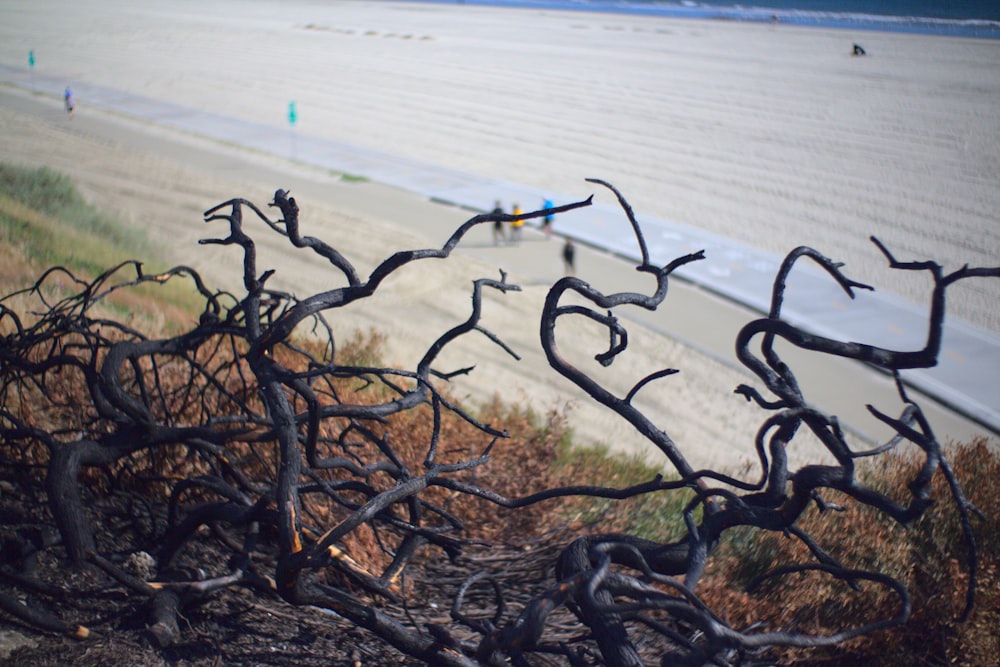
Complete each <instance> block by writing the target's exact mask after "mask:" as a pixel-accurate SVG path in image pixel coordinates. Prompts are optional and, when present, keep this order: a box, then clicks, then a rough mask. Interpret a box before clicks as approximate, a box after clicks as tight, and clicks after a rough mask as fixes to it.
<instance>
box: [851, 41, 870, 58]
mask: <svg viewBox="0 0 1000 667" xmlns="http://www.w3.org/2000/svg"><path fill="white" fill-rule="evenodd" d="M852 55H855V56H866V55H868V52H867V51H865V47H863V46H861V45H860V44H855V45H854V53H853V54H852Z"/></svg>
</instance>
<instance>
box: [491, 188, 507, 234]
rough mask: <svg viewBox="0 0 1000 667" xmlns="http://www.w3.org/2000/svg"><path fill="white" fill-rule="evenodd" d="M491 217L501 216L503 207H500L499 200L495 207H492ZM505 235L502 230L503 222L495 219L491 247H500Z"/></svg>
mask: <svg viewBox="0 0 1000 667" xmlns="http://www.w3.org/2000/svg"><path fill="white" fill-rule="evenodd" d="M491 214H492V215H503V207H502V206H500V200H499V199H498V200H497V203H496V206H494V207H493V211H492V212H491ZM506 240H507V234H505V233H504V230H503V220H500V219H497V220H494V221H493V245H500V241H506Z"/></svg>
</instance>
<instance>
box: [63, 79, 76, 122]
mask: <svg viewBox="0 0 1000 667" xmlns="http://www.w3.org/2000/svg"><path fill="white" fill-rule="evenodd" d="M63 102H65V104H66V113H67V114H68V115H69V117H70V118H72V117H73V111H74V110H75V109H76V100H75V99H73V89H72V88H70V87H69V86H66V91H65V92H64V93H63Z"/></svg>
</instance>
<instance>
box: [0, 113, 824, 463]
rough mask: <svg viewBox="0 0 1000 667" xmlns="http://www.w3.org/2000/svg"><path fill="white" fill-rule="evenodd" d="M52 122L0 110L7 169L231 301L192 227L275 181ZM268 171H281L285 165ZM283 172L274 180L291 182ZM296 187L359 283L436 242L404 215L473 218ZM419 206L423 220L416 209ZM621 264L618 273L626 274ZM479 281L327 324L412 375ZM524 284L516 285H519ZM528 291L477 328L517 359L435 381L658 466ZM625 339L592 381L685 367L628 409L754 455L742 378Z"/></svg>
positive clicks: (411, 280)
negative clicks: (134, 238)
mask: <svg viewBox="0 0 1000 667" xmlns="http://www.w3.org/2000/svg"><path fill="white" fill-rule="evenodd" d="M60 114H61V112H60V110H59V109H58V107H57V106H56V105H55V104H54V103H50V104H49V112H48V113H47V114H44V116H43V117H42V118H40V119H39V118H32V117H30V116H26V115H23V114H18V113H14V112H11V111H9V110H7V109H4V108H2V106H0V151H2V154H3V156H4V159H5V160H9V161H12V162H15V163H18V164H25V165H30V166H42V165H46V166H50V167H52V168H55V169H58V170H59V171H62V172H64V173H67V174H69V175H70V176H71V177H72V178H73V179H74V181H75V182H76V183H77V184H78V186H79V187H80V189H81V190H82V192H83V193H84V194H85V195H86V196H87V198H88V199H89V200H90V201H92V202H93V203H94V204H95V205H98V206H101V207H103V208H105V209H106V210H109V211H111V212H114V213H116V214H118V215H120V216H121V217H122V218H123V219H124V220H126V221H129V222H132V223H134V224H140V225H142V226H143V227H144V228H146V229H147V230H148V232H149V234H150V236H151V237H152V238H153V239H154V240H155V241H157V242H159V243H161V244H162V246H163V248H164V249H165V250H167V251H168V252H169V254H171V255H172V256H173V261H175V262H177V263H183V264H187V265H190V266H193V267H195V268H196V269H197V270H198V271H199V272H201V273H202V275H203V276H204V277H205V279H206V280H207V281H208V283H209V284H210V285H212V286H222V287H225V288H227V289H231V290H233V291H234V292H235V293H237V294H239V287H240V280H241V274H240V270H241V268H240V254H239V252H238V251H237V250H235V249H234V248H223V247H220V246H211V245H210V246H197V245H196V244H197V240H198V239H202V238H209V237H219V236H220V235H222V234H224V230H223V229H220V228H219V227H216V228H215V229H214V231H213V228H212V227H210V226H208V225H206V224H205V223H202V222H201V220H202V212H203V211H204V210H205V209H206V208H208V207H210V206H213V205H215V204H217V203H220V202H221V201H224V200H225V199H227V198H230V197H234V196H243V197H246V198H249V199H251V200H252V201H254V202H255V203H257V204H259V205H264V204H266V203H267V201H269V199H270V195H271V194H272V193H273V191H270V190H268V188H269V187H273V185H274V181H273V180H268V179H266V178H263V177H261V176H260V174H259V173H258V169H257V167H256V166H255V164H256V165H259V163H260V157H259V156H253V155H248V154H244V153H240V152H239V151H233V150H232V149H231V148H229V149H225V150H226V153H225V155H226V156H227V158H230V161H229V162H228V168H227V170H226V173H225V174H217V173H211V171H206V170H204V169H203V168H200V167H199V166H198V165H197V164H189V165H181V164H177V163H176V162H174V161H172V160H167V159H163V158H159V157H157V156H156V155H155V153H154V152H153V149H152V147H151V148H150V150H149V151H144V150H136V149H135V148H134V147H132V148H130V149H128V150H126V149H124V148H123V147H122V146H120V145H118V144H116V143H114V142H109V141H106V140H104V139H102V138H101V137H99V136H94V132H93V131H88V130H86V129H84V130H83V131H82V132H81V127H84V126H85V125H86V124H87V123H88V122H90V121H89V120H88V119H84V118H82V117H81V118H77V119H75V120H74V121H73V122H72V123H69V122H66V121H65V119H63V118H62V117H61V115H60ZM123 127H124V126H123ZM172 138H173V139H177V138H176V137H172ZM195 143H199V142H195ZM220 154H221V153H220ZM266 161H267V162H270V163H277V164H278V165H279V167H284V168H288V165H287V164H286V163H285V162H284V161H282V160H277V159H276V160H266ZM288 173H290V172H286V173H285V175H284V176H283V177H282V181H281V182H285V181H287V180H289V178H288ZM297 178H298V179H299V180H298V181H297V182H298V183H299V186H304V183H303V182H302V181H303V180H305V181H311V180H313V179H317V180H318V182H319V183H320V185H322V189H323V191H324V193H325V194H324V195H323V197H322V199H321V200H320V201H316V199H315V198H310V199H309V202H310V203H309V205H308V207H307V208H305V209H304V210H303V212H302V219H303V223H304V225H305V227H304V232H305V233H308V234H310V235H314V236H318V237H320V238H323V239H325V240H327V241H329V242H331V243H333V244H335V246H336V247H337V249H338V250H340V251H341V252H342V253H343V254H344V255H345V256H346V257H347V258H348V259H349V260H351V261H352V262H354V263H355V265H356V266H357V268H358V269H359V271H361V272H362V274H363V275H364V274H366V273H367V272H368V271H370V270H371V269H372V268H373V267H374V266H375V264H376V263H377V262H379V261H381V260H382V259H384V258H385V257H387V256H388V255H389V254H391V252H392V251H394V250H401V249H410V248H421V247H427V246H428V245H431V244H433V243H434V241H433V240H430V239H427V238H425V237H422V236H420V235H418V234H415V233H412V232H408V231H407V230H406V229H404V228H402V227H400V226H399V224H400V222H401V221H402V220H405V219H406V217H407V216H408V215H413V214H427V215H435V216H445V217H448V216H450V217H451V218H453V219H454V221H455V225H456V226H457V224H459V223H460V222H461V221H463V220H464V219H465V218H466V217H468V214H467V213H465V212H461V211H458V210H457V209H449V208H447V207H441V206H437V205H433V204H429V203H424V202H421V201H419V200H418V199H417V198H415V197H408V198H404V199H402V206H401V207H400V208H399V216H398V218H395V219H383V218H378V217H372V216H371V215H364V214H360V213H357V212H345V211H344V208H343V207H342V206H341V207H337V206H336V202H338V201H339V200H340V198H341V197H340V195H341V194H342V193H343V192H344V189H345V188H346V189H351V188H357V187H370V188H371V189H372V194H371V196H372V197H380V196H381V197H392V196H398V195H394V194H393V193H392V192H390V191H385V190H380V189H379V187H378V186H345V185H342V184H338V183H336V182H335V181H334V180H333V179H331V178H330V177H329V175H322V174H317V173H315V172H308V171H306V172H304V173H302V172H300V173H299V174H298V175H297ZM424 209H427V211H426V212H425V213H421V212H422V211H423V210H424ZM220 224H221V223H220ZM247 230H248V231H252V232H253V234H254V239H255V241H256V244H257V250H258V257H259V262H260V264H259V266H260V269H261V270H263V269H264V268H274V269H276V271H277V272H276V274H275V277H274V278H273V279H272V281H271V282H269V286H270V287H272V288H274V289H284V290H289V291H293V292H295V293H296V294H298V295H300V296H302V295H307V294H310V293H314V292H319V291H322V290H325V289H329V288H331V287H332V286H334V285H335V284H342V283H343V281H342V280H339V281H338V280H337V274H336V272H331V271H330V270H329V269H328V268H327V267H325V266H324V265H323V263H322V262H319V261H317V260H315V259H313V258H312V257H311V256H310V255H309V253H307V252H303V251H301V250H296V249H293V248H292V247H291V246H290V244H288V243H287V242H286V241H284V239H281V238H280V237H278V236H277V235H275V234H272V233H269V232H266V231H265V229H264V226H263V224H261V223H256V222H255V221H253V220H248V222H247ZM359 230H360V231H361V233H359ZM123 259H124V258H123ZM622 268H623V270H625V267H624V265H623V267H622ZM481 277H492V278H495V277H497V274H496V269H495V268H494V267H492V266H488V265H486V264H483V263H482V262H479V261H476V260H473V259H471V258H469V257H468V256H466V255H463V254H460V253H458V254H455V255H454V256H452V257H451V258H450V259H449V260H447V261H444V262H430V263H427V262H422V263H420V264H418V265H415V266H413V267H412V268H410V269H407V270H405V271H403V272H402V273H400V274H399V275H398V276H397V277H394V278H393V279H390V280H388V281H387V282H386V283H385V285H384V286H383V288H382V289H380V290H379V292H378V293H377V295H376V297H375V298H372V299H370V300H366V301H363V302H361V303H359V304H358V305H357V306H352V307H351V308H349V309H345V310H340V311H337V312H335V313H331V314H330V317H329V318H328V319H329V321H330V322H331V324H332V325H333V327H334V330H335V331H336V332H338V334H339V335H340V336H341V337H342V338H346V337H348V336H350V335H351V334H352V333H353V331H355V330H356V329H361V330H367V329H369V328H371V327H374V328H376V329H377V330H378V331H380V332H381V333H383V334H385V336H386V337H387V347H386V352H387V356H388V357H389V360H390V361H392V362H394V363H396V364H399V365H401V366H403V367H407V368H411V369H412V368H413V367H414V365H415V364H416V361H417V360H418V359H419V358H420V356H421V355H422V354H423V352H424V351H425V350H426V349H427V347H428V346H429V345H430V344H431V343H432V342H433V341H434V339H435V338H437V337H438V336H439V335H441V334H442V333H444V332H445V331H447V330H449V329H450V328H452V327H453V326H455V325H457V324H459V323H461V322H463V321H464V320H466V319H467V318H468V316H469V312H470V300H469V297H470V294H471V281H472V280H473V279H476V278H481ZM522 278H523V277H522V276H512V277H511V279H512V281H513V282H519V283H521V282H523V281H522ZM331 283H333V284H331ZM523 284H525V289H524V291H523V292H515V293H510V294H508V295H506V296H502V297H501V296H499V295H496V294H488V295H487V297H486V300H485V307H484V313H483V322H482V323H483V325H484V326H485V327H487V328H489V329H490V330H491V331H493V332H494V333H496V334H497V335H499V336H500V337H501V338H502V339H503V340H504V342H505V343H506V344H507V345H509V346H511V347H512V348H513V349H514V350H516V351H517V352H518V353H519V354H520V355H521V356H522V359H521V360H520V361H518V362H515V361H514V360H513V359H511V358H510V357H509V356H508V355H507V354H506V353H505V352H503V351H502V350H501V349H500V348H498V347H497V346H495V345H492V344H491V343H489V341H487V340H486V339H485V338H484V337H482V336H478V335H471V336H467V337H465V338H463V339H461V340H460V341H459V342H458V343H456V344H454V345H451V346H449V348H447V351H446V353H445V354H444V355H442V357H441V359H440V362H439V363H438V364H437V365H436V367H437V368H438V369H439V370H443V371H449V370H454V369H458V368H463V367H466V366H473V365H474V366H475V370H474V371H473V372H472V373H471V374H470V375H469V376H468V377H465V378H459V379H457V380H455V381H454V382H453V394H454V395H455V396H456V397H458V398H459V399H461V400H463V401H464V402H471V404H472V405H477V404H482V403H484V402H486V401H489V400H490V399H491V398H492V397H493V395H494V394H497V395H499V396H501V398H502V399H504V400H506V401H508V402H511V403H520V404H523V405H527V406H531V407H533V408H534V409H535V410H536V411H538V412H540V413H544V412H547V411H548V410H552V409H556V410H561V411H564V412H565V413H566V414H567V415H568V416H569V417H570V419H571V423H572V428H573V430H574V434H575V441H576V442H578V443H580V444H582V445H593V444H604V445H608V446H610V447H611V448H612V449H613V450H614V451H618V452H626V453H640V454H643V455H645V456H647V457H648V459H649V460H650V461H662V460H663V459H662V456H659V455H657V453H656V452H655V451H654V450H653V448H652V447H651V445H649V443H648V442H646V441H645V440H644V439H642V438H641V437H639V436H638V435H637V434H636V433H635V431H634V429H633V428H632V427H631V426H629V425H628V424H627V423H626V422H625V421H624V420H622V419H621V418H620V417H618V416H617V415H615V414H613V413H611V412H610V411H608V410H605V409H603V408H600V407H599V406H597V405H596V404H595V403H593V401H591V400H590V399H588V398H587V397H585V396H584V395H583V394H582V393H581V392H580V391H579V390H578V389H576V388H575V387H573V386H572V385H570V384H569V382H567V381H565V380H563V379H562V378H560V377H559V376H558V375H556V373H555V372H554V371H552V370H551V369H550V368H549V367H548V365H547V363H546V361H545V358H544V355H543V354H542V351H541V349H540V346H539V345H538V341H537V337H538V333H537V321H538V313H539V312H540V309H541V303H542V300H543V299H544V297H545V291H546V290H545V288H544V286H541V285H537V284H534V285H532V284H531V281H530V280H529V281H527V282H523ZM629 331H630V345H629V349H628V353H627V354H626V355H623V356H622V358H621V359H620V361H619V362H617V363H616V364H615V366H614V367H613V370H610V371H603V372H602V371H599V370H597V365H596V364H595V363H593V362H590V363H589V366H590V367H591V368H592V369H594V372H595V373H598V377H600V379H601V381H602V382H605V383H606V385H607V386H608V388H609V389H611V390H612V391H616V392H618V393H620V394H624V393H625V392H627V391H628V388H629V387H630V386H631V385H632V383H634V382H635V381H636V380H638V379H639V378H641V377H643V376H644V375H646V374H648V373H650V372H651V371H652V370H654V369H658V368H664V367H674V368H682V369H683V370H684V372H683V373H682V374H681V375H680V376H676V377H675V378H672V379H671V381H670V383H669V385H666V386H663V387H662V388H660V389H655V390H654V389H651V390H647V391H644V392H643V393H642V394H640V395H639V396H638V397H637V399H636V400H635V401H634V404H635V405H636V407H638V408H639V409H640V410H642V411H644V412H645V413H646V414H648V415H650V417H651V418H653V419H655V420H656V422H657V423H658V424H659V425H660V427H661V428H664V429H666V431H667V432H669V434H670V436H671V437H672V438H673V439H674V440H675V441H676V442H677V443H679V444H680V445H682V450H683V451H684V452H685V455H686V456H688V457H689V459H690V461H691V462H692V463H693V464H694V465H696V466H697V467H703V466H722V467H724V468H727V469H731V470H733V469H738V468H740V467H741V465H742V464H743V463H744V462H746V461H748V460H751V459H753V456H754V454H753V441H752V434H753V433H754V432H755V431H756V429H757V427H758V426H759V425H760V423H761V421H762V420H763V419H764V418H765V416H766V415H764V414H763V413H762V412H761V411H759V410H757V409H756V408H753V407H752V406H750V405H749V404H747V403H745V402H744V401H743V400H742V399H740V398H738V397H736V396H734V395H732V393H731V392H732V389H733V388H734V387H735V386H736V385H737V384H739V383H740V382H745V381H746V380H747V378H746V376H745V375H743V374H742V373H740V372H738V371H736V370H734V369H732V368H730V367H728V366H726V365H724V364H722V363H720V362H718V361H715V360H713V359H711V358H709V357H707V356H705V355H704V354H701V353H699V352H697V351H694V350H691V349H689V348H686V347H685V346H683V345H680V344H678V343H676V342H675V341H672V340H670V339H668V338H666V337H665V336H663V335H660V334H657V333H654V332H652V331H649V330H646V329H644V328H643V327H640V326H637V325H634V324H629ZM560 339H561V340H568V341H572V344H571V345H570V349H569V354H570V357H571V358H572V359H573V360H574V361H575V362H579V363H581V364H586V363H587V360H586V357H587V355H588V354H594V353H596V352H597V351H601V350H603V349H605V347H606V344H607V334H606V333H605V332H602V331H596V330H595V329H593V328H590V329H589V330H588V329H587V328H581V329H576V330H573V329H567V328H565V327H560ZM587 351H590V352H587ZM792 456H793V460H795V461H797V462H804V461H806V460H816V458H817V456H820V454H819V453H818V448H817V446H816V443H809V442H808V441H806V440H803V441H802V442H801V443H796V446H795V449H794V452H793V455H792Z"/></svg>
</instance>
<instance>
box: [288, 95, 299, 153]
mask: <svg viewBox="0 0 1000 667" xmlns="http://www.w3.org/2000/svg"><path fill="white" fill-rule="evenodd" d="M298 120H299V111H298V109H297V108H296V107H295V101H294V100H292V101H291V102H289V103H288V128H289V136H290V137H291V140H292V159H293V160H294V159H295V123H297V122H298Z"/></svg>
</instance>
